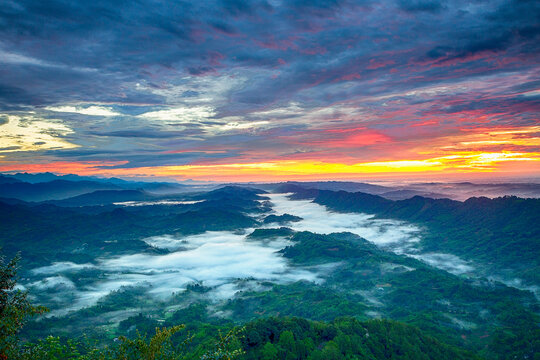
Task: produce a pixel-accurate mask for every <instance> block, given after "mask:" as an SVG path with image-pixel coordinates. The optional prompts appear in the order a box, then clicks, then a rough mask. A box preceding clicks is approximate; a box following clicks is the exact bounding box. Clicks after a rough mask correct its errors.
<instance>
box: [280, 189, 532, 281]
mask: <svg viewBox="0 0 540 360" xmlns="http://www.w3.org/2000/svg"><path fill="white" fill-rule="evenodd" d="M282 190H285V191H288V192H293V193H294V194H293V195H292V196H291V197H292V198H294V199H313V201H314V202H315V203H317V204H320V205H325V206H326V207H328V208H329V209H331V210H334V211H338V212H362V213H368V214H375V215H376V216H377V217H380V218H391V219H399V220H405V221H409V222H413V223H416V224H420V225H423V226H424V227H425V228H426V229H427V231H426V232H425V233H424V235H423V239H422V246H423V247H424V249H425V250H426V251H445V252H449V253H453V254H457V255H460V256H462V257H463V258H465V259H476V260H481V261H482V262H484V263H486V264H488V265H489V264H492V265H495V266H499V267H503V268H511V269H514V270H517V271H518V272H519V275H520V276H521V277H523V278H525V279H527V280H528V281H530V282H533V283H535V284H540V275H539V274H540V199H522V198H518V197H515V196H505V197H500V198H495V199H489V198H486V197H479V198H476V197H473V198H470V199H468V200H466V201H464V202H461V201H455V200H450V199H430V198H425V197H421V196H415V197H413V198H410V199H406V200H399V201H392V200H388V199H385V198H383V197H380V196H377V195H371V194H366V193H362V192H355V193H350V192H346V191H328V190H314V189H305V188H302V187H298V186H288V187H287V188H284V189H282Z"/></svg>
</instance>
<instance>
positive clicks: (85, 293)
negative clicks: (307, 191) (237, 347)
mask: <svg viewBox="0 0 540 360" xmlns="http://www.w3.org/2000/svg"><path fill="white" fill-rule="evenodd" d="M268 197H270V199H271V202H272V203H273V204H274V206H273V213H275V214H277V215H280V214H285V213H287V214H291V215H296V216H300V217H302V218H303V220H301V221H298V222H294V223H291V224H290V225H289V227H291V228H292V229H294V230H297V231H304V230H305V231H311V232H315V233H323V234H328V233H333V232H345V231H346V232H351V233H354V234H357V235H359V236H362V237H364V238H365V239H367V240H369V241H371V242H373V243H375V244H377V245H378V246H381V247H383V248H386V249H388V250H392V251H395V252H397V253H402V254H405V255H409V256H413V257H415V258H418V259H420V260H422V261H425V262H426V263H428V264H430V265H432V266H436V267H439V268H441V269H444V270H446V271H449V272H451V273H454V274H463V273H466V272H470V271H472V270H473V267H472V266H471V265H470V264H468V263H466V262H465V261H463V260H462V259H460V258H458V257H457V256H454V255H450V254H440V253H437V254H435V253H426V254H421V253H419V252H418V250H417V249H416V248H415V244H416V243H417V242H418V241H419V237H418V236H419V232H420V229H419V228H418V227H416V226H414V225H411V224H408V223H405V222H401V221H394V220H381V219H374V218H373V217H372V216H370V215H365V214H353V213H347V214H343V213H335V212H330V211H328V210H327V209H326V208H325V207H324V206H321V205H318V204H315V203H312V202H311V201H309V200H290V199H288V198H287V194H270V195H268ZM130 205H131V206H133V205H132V204H130ZM276 226H277V225H276V224H269V225H266V226H264V227H276ZM253 230H254V229H246V231H245V232H243V233H238V232H229V231H214V232H206V233H204V234H199V235H191V236H183V237H177V236H172V235H167V234H164V235H162V236H154V237H151V238H147V239H145V241H146V242H147V243H148V244H150V245H152V246H153V247H155V248H159V249H166V250H168V251H169V253H167V254H163V255H155V254H134V255H125V256H120V257H111V258H102V259H100V260H99V261H98V264H96V265H93V264H74V263H72V262H63V263H54V264H51V265H50V266H46V267H41V268H37V269H34V270H33V271H32V274H33V279H32V280H31V281H29V282H27V283H26V284H24V286H26V287H27V288H28V289H30V290H31V293H32V294H34V295H37V296H38V297H40V298H42V300H45V301H47V302H48V303H49V304H48V305H49V306H51V307H52V308H53V309H54V308H57V309H60V308H61V309H63V312H65V311H67V310H75V309H80V308H83V307H86V306H91V305H93V304H95V303H96V302H97V301H98V300H99V299H100V298H101V297H103V296H105V295H107V294H109V293H110V292H111V291H114V290H118V289H120V288H121V287H123V286H141V287H143V288H145V289H146V291H147V293H148V294H149V295H151V296H154V297H156V298H158V299H166V298H168V297H170V296H171V295H172V294H173V293H175V292H180V291H184V290H185V289H186V287H187V286H188V285H189V284H199V285H203V286H205V287H207V288H210V289H211V290H210V291H209V292H208V293H207V294H206V296H208V297H209V298H210V299H212V300H217V301H218V300H223V299H227V298H231V297H233V296H234V294H235V293H236V292H238V291H240V290H257V289H260V288H261V285H260V283H261V282H265V281H268V282H273V283H281V284H284V283H290V282H295V281H298V280H306V281H311V282H321V281H324V276H325V274H326V273H328V272H329V271H331V266H320V267H310V268H302V267H298V266H292V265H291V264H290V263H289V262H288V261H287V259H285V258H283V257H282V256H281V255H280V254H279V253H278V251H279V250H280V249H283V248H284V247H285V246H287V245H290V242H289V241H288V240H286V239H284V238H276V239H273V240H270V241H269V240H268V239H264V240H257V239H251V238H247V235H248V234H249V233H251V231H253ZM92 272H95V274H94V273H92ZM93 274H94V275H93ZM96 274H97V275H96ZM81 279H86V280H84V281H81ZM52 314H55V315H58V314H60V313H59V312H58V311H55V312H53V313H52Z"/></svg>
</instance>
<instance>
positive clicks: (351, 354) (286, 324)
mask: <svg viewBox="0 0 540 360" xmlns="http://www.w3.org/2000/svg"><path fill="white" fill-rule="evenodd" d="M246 334H247V335H246V337H245V338H244V339H243V340H242V343H243V348H244V350H245V351H246V355H245V359H246V360H251V359H253V360H254V359H309V360H312V359H324V360H341V359H355V358H357V359H411V360H412V359H433V360H446V359H448V360H450V359H452V360H455V359H458V360H459V359H463V360H465V359H467V360H473V359H479V357H478V356H476V355H474V354H473V353H471V352H468V351H464V350H462V349H460V348H457V347H455V346H451V345H447V344H444V343H441V342H439V341H437V340H436V339H434V338H432V337H430V336H427V335H425V334H423V333H422V332H421V331H420V330H419V329H417V328H415V327H411V326H407V325H405V324H401V323H398V322H393V321H387V320H383V321H380V320H370V321H364V322H361V321H358V320H355V319H352V318H341V319H337V320H335V321H333V322H331V323H324V322H313V321H306V320H304V319H300V318H267V319H262V320H258V321H254V322H250V323H248V324H247V325H246Z"/></svg>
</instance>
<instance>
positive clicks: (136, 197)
mask: <svg viewBox="0 0 540 360" xmlns="http://www.w3.org/2000/svg"><path fill="white" fill-rule="evenodd" d="M155 199H157V196H155V195H152V194H149V193H147V192H145V191H142V190H97V191H93V192H90V193H86V194H82V195H78V196H74V197H70V198H67V199H63V200H53V201H49V203H51V204H55V205H58V206H95V205H108V204H113V203H117V202H125V201H149V200H155Z"/></svg>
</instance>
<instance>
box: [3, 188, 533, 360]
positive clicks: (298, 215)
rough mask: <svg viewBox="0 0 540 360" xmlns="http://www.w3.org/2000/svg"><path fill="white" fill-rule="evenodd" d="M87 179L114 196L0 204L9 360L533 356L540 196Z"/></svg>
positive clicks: (5, 346)
mask: <svg viewBox="0 0 540 360" xmlns="http://www.w3.org/2000/svg"><path fill="white" fill-rule="evenodd" d="M63 181H67V180H63ZM53 185H54V184H53ZM79 185H80V186H83V188H80V187H79V188H78V187H77V186H75V185H73V186H71V188H72V189H80V191H85V189H86V188H84V187H85V186H88V184H87V183H83V184H79ZM19 186H23V187H28V185H21V184H19ZM96 186H99V187H103V186H105V187H107V186H109V187H119V189H110V190H97V193H93V192H92V193H90V194H88V193H87V194H86V195H85V194H78V195H75V196H73V197H71V198H69V199H67V200H66V199H64V200H58V199H56V200H55V199H52V200H51V199H48V200H44V201H30V202H28V201H24V200H23V199H14V198H10V199H1V201H0V210H1V213H2V216H1V217H0V230H1V231H2V237H1V238H0V246H1V247H2V254H3V256H4V257H3V259H2V304H3V307H2V309H1V316H2V320H1V321H2V324H1V337H2V339H1V341H2V351H3V354H4V355H5V356H4V358H5V357H6V356H7V358H8V359H11V358H13V359H17V358H21V359H30V358H33V359H49V358H56V359H131V358H133V359H139V358H147V359H160V358H161V359H170V358H178V359H229V358H239V359H445V358H457V359H476V358H478V359H497V360H498V359H501V360H502V359H535V356H536V357H538V354H539V353H540V328H539V327H538V324H539V323H540V317H539V316H538V314H539V313H540V306H539V302H538V299H537V297H536V296H537V292H536V293H535V291H534V290H535V287H534V286H536V285H537V284H538V282H537V274H536V273H535V272H534V269H535V268H536V267H537V266H538V263H537V262H538V239H539V238H540V237H539V236H538V234H539V229H538V223H539V222H538V214H539V212H538V211H537V208H538V200H535V199H521V198H516V197H505V198H497V199H487V198H473V199H469V200H467V201H464V202H460V201H454V200H448V199H436V200H435V199H429V198H423V197H418V196H416V197H412V198H410V199H406V200H399V201H393V200H389V199H386V198H382V197H379V196H376V195H373V194H366V193H358V192H356V193H350V192H344V191H329V190H320V189H310V188H307V187H301V186H299V185H298V184H285V185H283V184H281V185H280V184H274V185H273V188H271V189H268V188H267V190H272V191H276V192H281V193H283V192H286V193H288V195H283V194H281V195H279V194H278V195H273V194H272V193H268V192H267V190H264V189H256V188H253V187H238V186H225V187H221V188H217V189H205V190H202V191H201V190H200V189H199V190H196V191H191V192H182V193H176V194H174V195H170V194H169V195H161V194H153V195H148V194H150V193H147V195H148V196H147V195H145V196H144V197H140V192H139V190H137V189H133V188H131V185H130V186H128V187H125V184H124V185H123V184H122V183H121V182H120V183H113V184H108V185H107V184H105V185H104V184H103V183H99V185H96ZM122 186H124V187H122ZM154 186H155V187H158V185H154ZM168 186H170V185H167V184H162V185H160V188H163V187H168ZM332 186H335V184H332ZM40 187H42V188H45V189H47V191H49V190H50V185H47V186H43V185H41V186H40ZM40 187H38V189H39V188H40ZM262 187H264V186H262ZM149 188H152V186H149ZM183 190H184V189H183ZM36 191H37V190H36ZM44 191H45V190H44ZM125 191H129V192H128V193H126V192H125ZM142 191H144V192H146V191H147V190H142ZM118 192H121V193H120V195H119V193H118ZM44 193H45V192H43V194H44ZM124 195H126V196H124ZM39 196H44V195H39ZM62 196H64V195H62ZM119 199H120V200H121V201H120V202H118V200H119ZM342 215H343V216H345V217H342ZM341 224H350V225H347V226H341ZM321 226H323V227H321ZM325 226H326V227H325ZM327 229H328V230H327ZM334 229H335V230H334ZM362 229H364V230H362ZM332 230H334V231H333V232H332ZM361 234H362V235H361ZM379 239H382V240H383V241H382V242H380V240H379ZM516 249H521V251H524V252H527V253H526V254H523V256H521V257H520V255H519V252H518V251H517V250H516ZM18 254H20V255H21V258H20V259H19V257H18V256H19V255H18ZM458 256H459V257H458ZM460 257H462V258H460ZM10 259H15V260H16V261H10ZM462 259H465V260H462ZM518 259H520V261H519V262H518V261H517V260H518ZM16 262H18V266H16V264H15V263H16ZM17 268H18V276H16V274H15V273H16V270H17ZM214 269H218V270H214ZM184 274H191V275H189V277H186V276H185V275H184ZM487 274H498V275H499V276H500V277H499V278H494V277H489V276H487ZM505 276H507V277H508V278H509V279H517V278H520V279H522V281H523V282H522V283H516V284H514V283H512V282H510V281H506V282H503V281H502V280H504V279H505ZM499 280H501V281H499ZM16 282H17V283H16ZM32 304H35V305H32ZM45 306H46V307H47V308H48V310H49V311H47V310H46V308H45Z"/></svg>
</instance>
